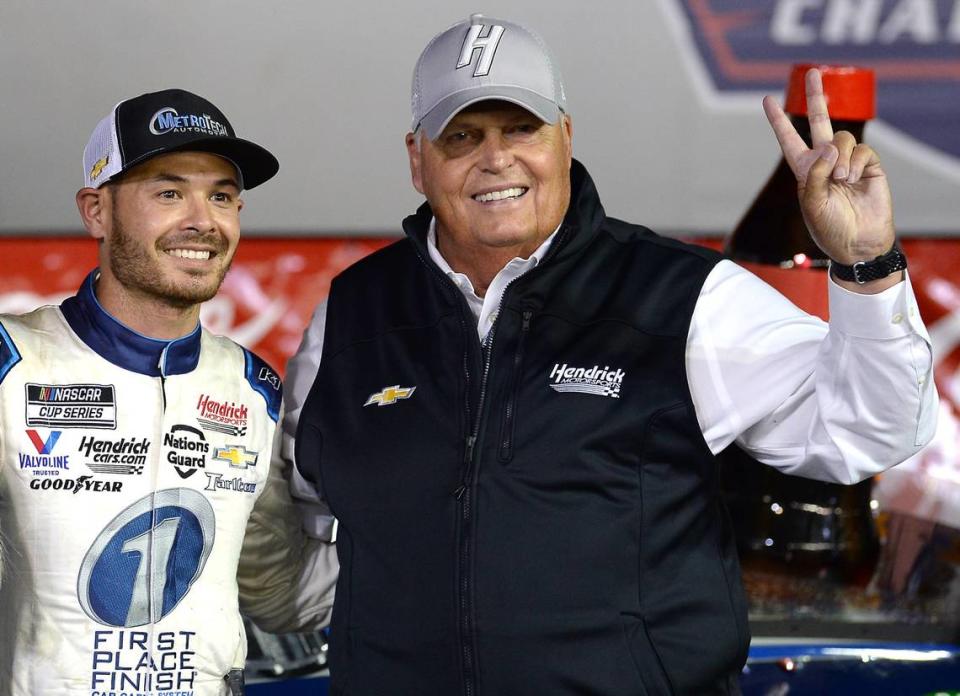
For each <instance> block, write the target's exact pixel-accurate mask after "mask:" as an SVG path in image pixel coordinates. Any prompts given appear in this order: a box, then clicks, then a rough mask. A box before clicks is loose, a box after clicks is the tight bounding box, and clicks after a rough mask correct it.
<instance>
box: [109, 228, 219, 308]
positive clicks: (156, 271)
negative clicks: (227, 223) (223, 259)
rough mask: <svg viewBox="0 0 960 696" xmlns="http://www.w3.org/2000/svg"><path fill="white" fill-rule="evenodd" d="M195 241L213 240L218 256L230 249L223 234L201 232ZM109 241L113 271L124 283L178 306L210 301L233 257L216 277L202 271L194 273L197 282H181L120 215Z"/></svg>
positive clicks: (132, 289)
mask: <svg viewBox="0 0 960 696" xmlns="http://www.w3.org/2000/svg"><path fill="white" fill-rule="evenodd" d="M191 241H202V242H211V243H212V244H213V246H214V247H215V248H216V249H217V254H218V257H220V256H221V255H222V254H224V253H226V245H225V244H224V243H223V240H222V239H220V238H219V237H217V238H215V239H211V238H209V236H203V235H200V236H199V237H197V238H195V239H193V240H191ZM158 243H159V242H158ZM108 245H109V248H110V257H109V258H110V271H111V273H113V276H114V277H115V278H116V279H117V280H118V281H119V283H120V284H121V285H122V286H123V287H125V288H126V289H127V290H128V291H131V292H133V293H136V294H139V295H146V296H148V297H150V298H152V299H154V300H159V301H160V302H161V303H163V304H165V305H167V306H170V307H176V308H178V309H186V308H188V307H192V306H194V305H197V304H200V303H202V302H206V301H207V300H209V299H211V298H212V297H213V296H214V295H216V294H217V291H218V290H219V289H220V284H221V283H223V278H224V276H226V274H227V271H228V270H230V263H231V262H232V261H233V259H230V261H228V262H227V263H226V264H224V265H222V266H221V268H220V269H219V272H218V273H217V274H216V276H215V278H211V276H210V275H209V274H199V273H198V274H195V275H194V276H193V280H194V282H186V283H183V282H179V283H178V282H176V281H173V280H171V279H169V278H167V277H165V276H164V272H163V269H162V268H161V266H160V263H159V262H158V261H157V258H156V257H154V256H152V255H151V254H150V252H149V250H148V249H147V248H146V247H144V246H143V245H141V244H139V243H138V242H137V240H136V238H135V236H134V235H131V234H129V233H128V232H127V228H126V227H125V226H124V224H123V222H122V221H121V220H120V218H119V217H118V216H117V215H114V216H113V234H111V235H110V238H109V241H108ZM156 252H157V254H158V255H160V254H163V253H164V252H162V251H161V250H160V249H159V248H157V249H156Z"/></svg>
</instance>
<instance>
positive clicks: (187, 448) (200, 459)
mask: <svg viewBox="0 0 960 696" xmlns="http://www.w3.org/2000/svg"><path fill="white" fill-rule="evenodd" d="M163 446H164V447H169V448H170V449H169V450H168V451H167V455H166V456H167V461H168V462H170V463H171V464H173V468H174V470H175V471H176V472H177V474H178V475H179V476H180V478H184V479H186V478H190V477H191V476H193V475H194V474H195V473H197V469H204V468H206V466H207V464H206V459H207V452H209V451H210V443H209V442H207V438H205V437H204V436H203V433H202V432H200V431H199V430H197V429H196V428H191V427H190V426H189V425H175V426H173V427H172V428H170V432H169V433H165V434H164V436H163Z"/></svg>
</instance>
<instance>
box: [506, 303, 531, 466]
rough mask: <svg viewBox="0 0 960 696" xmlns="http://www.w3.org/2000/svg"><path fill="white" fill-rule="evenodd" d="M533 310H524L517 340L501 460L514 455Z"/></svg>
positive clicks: (508, 458) (507, 460) (508, 459)
mask: <svg viewBox="0 0 960 696" xmlns="http://www.w3.org/2000/svg"><path fill="white" fill-rule="evenodd" d="M532 317H533V312H531V311H530V310H529V309H526V310H524V312H523V323H522V324H521V325H520V338H519V339H518V340H517V352H516V353H514V356H513V385H512V387H511V388H510V393H509V394H508V396H507V405H506V407H505V408H504V410H503V423H502V424H501V426H500V461H501V462H509V461H510V459H511V458H512V457H513V428H514V421H515V420H516V417H515V414H516V403H517V392H518V391H520V376H521V375H520V373H521V368H522V367H523V346H524V343H525V341H526V338H527V334H528V333H529V332H530V319H531V318H532Z"/></svg>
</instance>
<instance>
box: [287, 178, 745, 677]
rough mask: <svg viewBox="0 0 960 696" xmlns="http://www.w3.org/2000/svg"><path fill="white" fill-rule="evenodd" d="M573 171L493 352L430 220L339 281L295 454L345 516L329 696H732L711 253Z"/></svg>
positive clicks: (730, 572) (513, 295)
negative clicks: (703, 298)
mask: <svg viewBox="0 0 960 696" xmlns="http://www.w3.org/2000/svg"><path fill="white" fill-rule="evenodd" d="M571 177H572V188H573V198H572V201H571V205H570V210H569V211H568V213H567V216H566V218H565V220H564V222H563V224H562V226H561V229H560V231H559V232H558V234H557V237H556V239H555V241H554V243H553V244H552V245H551V248H550V251H549V252H548V255H547V257H546V259H544V261H543V262H542V263H541V264H540V265H539V266H537V267H536V268H535V269H533V270H531V271H530V272H528V273H527V274H525V275H523V276H522V277H520V278H519V279H517V280H516V281H514V282H513V283H512V285H511V286H510V287H509V288H508V289H507V291H506V293H505V295H504V298H503V303H502V306H501V309H500V312H499V315H498V318H497V321H496V326H495V328H494V329H493V330H492V332H491V335H490V336H489V337H488V341H487V346H486V348H481V346H480V344H479V341H478V339H477V333H476V323H475V321H474V319H473V317H472V315H471V314H470V312H469V309H468V308H467V306H466V303H465V301H464V299H463V297H462V296H461V295H460V293H459V291H458V290H457V288H456V287H455V286H454V285H453V283H452V282H451V281H450V280H449V279H448V278H446V277H445V276H444V275H443V274H442V273H441V272H440V271H439V269H437V268H436V267H435V266H434V265H433V264H432V262H431V261H430V260H429V257H428V254H427V251H426V246H425V237H426V230H427V225H428V223H429V220H430V216H431V213H430V210H429V208H427V207H426V206H424V207H422V208H421V209H420V210H419V211H418V213H417V214H416V215H414V216H411V217H410V218H408V219H407V220H406V221H405V228H406V230H407V233H408V235H409V238H408V239H405V240H403V241H401V242H398V243H396V244H394V245H392V246H390V247H387V248H386V249H383V250H381V251H380V252H377V253H375V254H372V255H371V256H369V257H367V258H366V259H364V260H362V261H360V262H359V263H357V264H355V265H354V266H352V267H351V268H349V269H347V270H346V271H345V272H344V273H343V274H341V275H340V276H339V277H337V278H336V279H335V280H334V282H333V284H332V287H331V292H330V297H329V301H328V307H327V323H326V331H325V337H324V347H323V357H322V361H321V366H320V370H319V373H318V375H317V379H316V381H315V383H314V385H313V389H312V391H311V393H310V396H309V398H308V400H307V402H306V405H305V407H304V409H303V412H302V415H301V418H300V431H299V433H298V438H297V461H298V463H299V466H300V468H301V470H302V471H303V473H304V474H305V475H306V476H307V477H308V478H311V479H312V480H314V481H315V482H317V483H318V484H319V485H320V486H321V487H322V490H323V494H324V496H325V497H326V499H327V500H328V501H329V503H330V505H331V508H332V510H333V512H334V514H335V515H336V516H337V518H338V519H339V521H340V531H339V537H338V540H337V547H338V553H339V556H340V563H341V571H340V573H341V574H340V579H339V582H338V584H337V599H336V603H335V606H334V613H333V634H332V640H331V646H332V647H331V649H332V654H331V660H332V677H333V691H332V693H333V694H343V695H350V696H459V695H460V694H465V695H466V696H531V695H532V694H545V695H549V696H565V695H569V696H573V695H574V694H576V695H583V694H590V695H593V694H596V695H598V696H600V695H604V696H606V695H609V696H639V695H642V694H649V695H651V696H653V695H660V694H671V693H673V694H698V695H700V694H709V693H718V694H728V693H737V692H738V689H737V685H736V684H737V676H738V674H739V670H740V668H741V667H742V665H743V662H744V660H745V657H746V650H747V645H748V641H749V635H748V630H747V625H746V610H745V602H744V599H743V593H742V589H741V584H740V575H739V568H738V565H737V560H736V552H735V547H734V545H733V542H732V535H731V533H730V529H729V524H728V521H727V516H726V512H725V510H724V509H723V506H722V503H721V501H720V497H719V493H718V480H717V465H716V461H715V459H714V457H713V456H712V454H711V453H710V451H709V449H708V447H707V445H706V443H705V442H704V440H703V436H702V434H701V432H700V429H699V426H698V424H697V419H696V415H695V413H694V408H693V404H692V401H691V397H690V393H689V389H688V386H687V377H686V370H685V359H684V354H685V347H686V339H687V333H688V330H689V326H690V318H691V315H692V312H693V308H694V305H695V303H696V301H697V297H698V295H699V292H700V288H701V286H702V285H703V282H704V280H705V278H706V276H707V274H708V273H709V272H710V270H711V269H712V268H713V266H714V264H715V263H716V261H717V260H718V258H719V257H718V255H716V254H715V253H713V252H710V251H707V250H705V249H701V248H699V247H691V246H687V245H684V244H681V243H679V242H675V241H672V240H667V239H662V238H660V237H657V236H656V235H654V234H653V233H652V232H650V231H649V230H647V229H645V228H642V227H638V226H635V225H629V224H626V223H623V222H620V221H617V220H613V219H611V218H607V217H606V216H605V215H604V213H603V209H602V208H601V206H600V202H599V199H598V197H597V193H596V190H595V189H594V186H593V182H592V181H591V180H590V178H589V176H588V175H587V173H586V171H585V170H584V169H583V167H582V166H581V165H580V164H579V163H576V162H575V163H574V167H573V170H572V172H571ZM390 387H394V389H390ZM408 389H413V391H412V392H409V391H405V390H408ZM365 404H368V405H365Z"/></svg>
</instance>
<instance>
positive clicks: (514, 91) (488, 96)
mask: <svg viewBox="0 0 960 696" xmlns="http://www.w3.org/2000/svg"><path fill="white" fill-rule="evenodd" d="M488 100H489V101H505V102H510V103H511V104H516V105H517V106H520V107H523V108H524V109H526V110H527V111H529V112H530V113H531V114H533V115H534V116H536V117H537V118H539V119H540V120H541V121H544V122H545V123H550V124H554V123H556V122H557V121H558V120H559V119H560V107H559V106H557V104H556V103H555V102H554V101H552V100H551V99H547V98H546V97H544V96H543V95H541V94H538V93H537V92H533V91H531V90H529V89H525V88H523V87H511V86H504V85H488V86H482V87H472V88H470V89H465V90H461V91H459V92H454V93H453V94H451V95H448V96H446V97H444V98H443V99H441V100H440V101H439V102H437V104H436V106H434V107H433V108H432V109H430V111H428V112H427V113H426V114H425V115H424V117H423V120H421V121H420V127H421V128H423V130H424V132H425V133H426V134H427V137H428V138H430V140H436V139H437V137H439V135H440V133H442V132H443V129H444V128H446V127H447V124H448V123H450V119H452V118H453V117H454V116H456V115H457V114H458V113H460V112H461V111H463V110H464V109H465V108H467V107H468V106H470V105H471V104H476V103H477V102H481V101H488Z"/></svg>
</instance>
